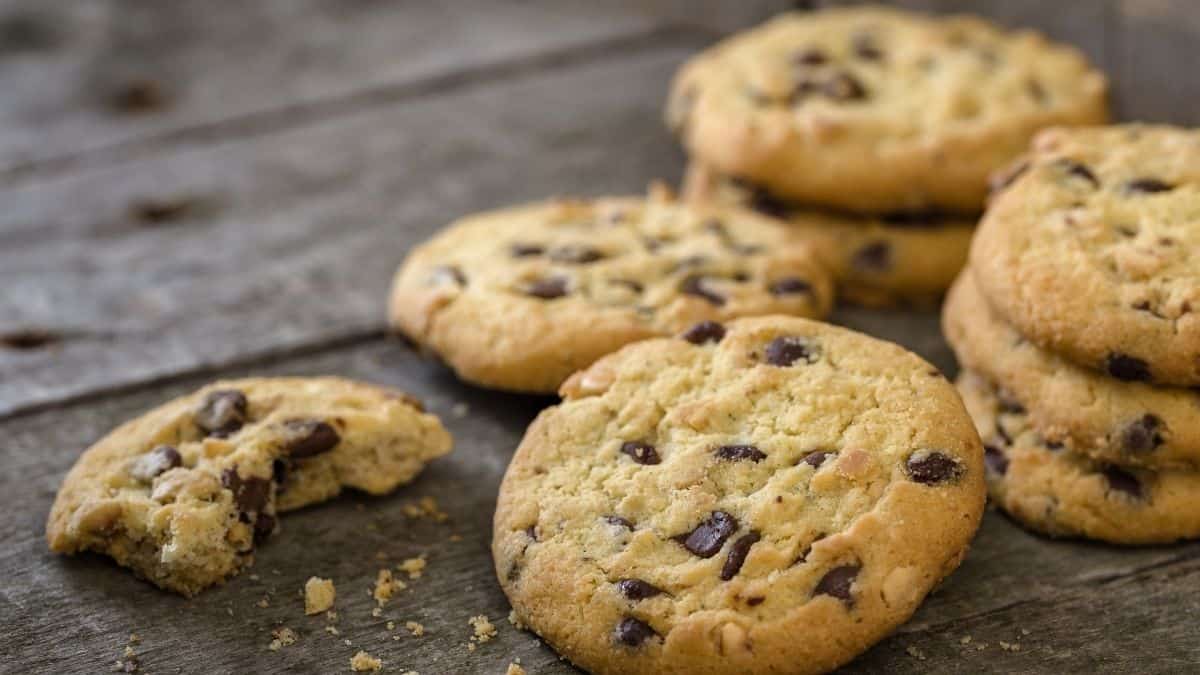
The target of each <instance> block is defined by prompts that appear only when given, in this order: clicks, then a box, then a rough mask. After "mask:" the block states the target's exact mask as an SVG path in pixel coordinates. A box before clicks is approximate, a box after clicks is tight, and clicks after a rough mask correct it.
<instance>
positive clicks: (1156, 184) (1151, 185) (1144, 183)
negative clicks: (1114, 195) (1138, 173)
mask: <svg viewBox="0 0 1200 675" xmlns="http://www.w3.org/2000/svg"><path fill="white" fill-rule="evenodd" d="M1174 189H1175V186H1174V185H1171V184H1170V183H1165V182H1163V181H1161V180H1159V179H1157V178H1137V179H1134V180H1131V181H1129V182H1127V183H1125V191H1126V192H1129V193H1133V194H1154V193H1156V192H1169V191H1171V190H1174Z"/></svg>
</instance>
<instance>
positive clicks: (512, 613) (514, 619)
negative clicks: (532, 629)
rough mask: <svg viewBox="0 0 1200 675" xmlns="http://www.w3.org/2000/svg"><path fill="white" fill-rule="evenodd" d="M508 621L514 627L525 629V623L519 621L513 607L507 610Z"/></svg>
mask: <svg viewBox="0 0 1200 675" xmlns="http://www.w3.org/2000/svg"><path fill="white" fill-rule="evenodd" d="M508 622H509V623H511V624H512V625H513V628H516V629H517V630H525V624H523V623H521V620H520V619H519V618H517V610H515V609H512V610H509V612H508Z"/></svg>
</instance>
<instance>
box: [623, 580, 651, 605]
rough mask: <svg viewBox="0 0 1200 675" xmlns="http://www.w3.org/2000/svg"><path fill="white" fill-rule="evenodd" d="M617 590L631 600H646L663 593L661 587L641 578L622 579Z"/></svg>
mask: <svg viewBox="0 0 1200 675" xmlns="http://www.w3.org/2000/svg"><path fill="white" fill-rule="evenodd" d="M617 590H618V591H620V592H621V595H623V596H625V597H627V598H629V599H630V600H645V599H646V598H653V597H654V596H656V595H660V594H661V593H662V589H661V588H659V587H657V586H654V585H652V584H648V583H646V582H645V581H642V580H641V579H622V580H620V581H618V582H617Z"/></svg>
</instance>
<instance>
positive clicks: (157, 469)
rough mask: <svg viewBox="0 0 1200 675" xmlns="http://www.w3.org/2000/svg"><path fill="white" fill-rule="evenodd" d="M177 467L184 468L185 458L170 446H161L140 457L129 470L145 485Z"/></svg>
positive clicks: (131, 474)
mask: <svg viewBox="0 0 1200 675" xmlns="http://www.w3.org/2000/svg"><path fill="white" fill-rule="evenodd" d="M177 466H183V457H181V456H180V455H179V451H178V450H176V449H175V448H173V447H171V446H169V445H160V446H158V447H156V448H154V449H153V450H151V451H150V452H147V453H146V454H144V455H142V456H141V457H138V458H137V460H135V461H134V462H133V465H132V466H131V467H130V468H129V475H130V476H133V477H134V479H136V480H140V481H142V482H143V483H149V482H150V481H152V480H154V478H155V477H156V476H158V475H159V474H161V473H163V472H164V471H168V470H170V469H174V468H175V467H177Z"/></svg>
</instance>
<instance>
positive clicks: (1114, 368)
mask: <svg viewBox="0 0 1200 675" xmlns="http://www.w3.org/2000/svg"><path fill="white" fill-rule="evenodd" d="M1104 369H1105V370H1107V371H1108V374H1109V375H1112V376H1113V377H1115V378H1117V379H1118V380H1124V381H1126V382H1148V381H1149V380H1150V365H1149V364H1147V363H1146V362H1145V361H1143V360H1141V359H1139V358H1136V357H1133V356H1129V355H1128V354H1121V353H1117V352H1114V353H1112V354H1109V355H1108V358H1107V359H1106V360H1105V361H1104Z"/></svg>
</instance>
